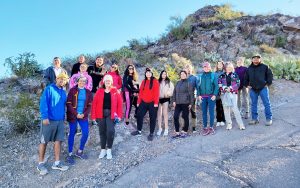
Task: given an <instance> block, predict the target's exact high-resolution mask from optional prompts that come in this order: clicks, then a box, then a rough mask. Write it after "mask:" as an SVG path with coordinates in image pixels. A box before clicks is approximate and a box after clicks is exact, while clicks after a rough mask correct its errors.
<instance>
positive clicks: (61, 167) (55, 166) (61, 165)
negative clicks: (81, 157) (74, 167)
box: [52, 162, 69, 171]
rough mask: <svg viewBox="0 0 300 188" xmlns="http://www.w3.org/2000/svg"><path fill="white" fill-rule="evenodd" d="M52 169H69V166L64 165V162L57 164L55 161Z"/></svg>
mask: <svg viewBox="0 0 300 188" xmlns="http://www.w3.org/2000/svg"><path fill="white" fill-rule="evenodd" d="M52 169H53V170H60V171H66V170H68V169H69V167H68V166H66V165H63V164H62V162H59V163H58V164H57V165H55V163H53V165H52Z"/></svg>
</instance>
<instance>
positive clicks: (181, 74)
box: [180, 72, 187, 80]
mask: <svg viewBox="0 0 300 188" xmlns="http://www.w3.org/2000/svg"><path fill="white" fill-rule="evenodd" d="M186 77H187V75H186V73H185V72H181V73H180V79H181V80H184V79H186Z"/></svg>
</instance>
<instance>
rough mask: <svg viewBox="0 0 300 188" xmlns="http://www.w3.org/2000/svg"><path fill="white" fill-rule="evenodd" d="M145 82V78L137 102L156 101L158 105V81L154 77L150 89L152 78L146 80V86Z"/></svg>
mask: <svg viewBox="0 0 300 188" xmlns="http://www.w3.org/2000/svg"><path fill="white" fill-rule="evenodd" d="M144 82H145V80H143V81H142V83H141V87H140V92H139V98H138V101H137V104H140V103H141V102H142V101H144V102H146V103H150V102H154V104H156V105H158V102H159V83H158V81H157V80H156V79H155V78H154V79H153V86H152V89H150V80H146V84H145V87H144Z"/></svg>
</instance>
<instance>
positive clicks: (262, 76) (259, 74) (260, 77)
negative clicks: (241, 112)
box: [245, 54, 273, 126]
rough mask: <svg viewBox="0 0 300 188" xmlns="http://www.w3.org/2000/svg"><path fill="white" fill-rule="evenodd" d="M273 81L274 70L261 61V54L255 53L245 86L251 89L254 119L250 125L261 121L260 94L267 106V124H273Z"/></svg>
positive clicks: (246, 75) (247, 72) (246, 76)
mask: <svg viewBox="0 0 300 188" xmlns="http://www.w3.org/2000/svg"><path fill="white" fill-rule="evenodd" d="M272 81H273V73H272V70H271V69H270V68H269V67H268V66H267V65H265V64H263V63H262V62H261V55H259V54H255V55H253V56H252V63H251V65H250V66H249V67H248V69H247V71H246V74H245V86H247V87H248V88H249V89H250V99H251V103H252V104H251V115H252V120H251V121H250V122H249V125H255V124H258V123H259V119H258V110H257V103H258V96H260V98H261V100H262V102H263V105H264V107H265V116H266V123H265V125H266V126H270V125H272V110H271V104H270V99H269V88H268V86H270V85H271V84H272Z"/></svg>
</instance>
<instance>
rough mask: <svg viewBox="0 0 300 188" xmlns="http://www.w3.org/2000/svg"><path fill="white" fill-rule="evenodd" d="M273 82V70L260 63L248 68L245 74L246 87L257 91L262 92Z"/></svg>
mask: <svg viewBox="0 0 300 188" xmlns="http://www.w3.org/2000/svg"><path fill="white" fill-rule="evenodd" d="M272 81H273V73H272V71H271V69H270V68H269V67H268V66H267V65H265V64H263V63H260V64H258V65H254V64H253V63H252V64H251V65H250V66H249V67H248V69H247V71H246V74H245V82H244V84H245V86H246V87H247V86H251V87H252V89H254V90H255V91H260V90H262V89H263V88H264V87H265V86H266V85H268V86H269V85H271V84H272Z"/></svg>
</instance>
